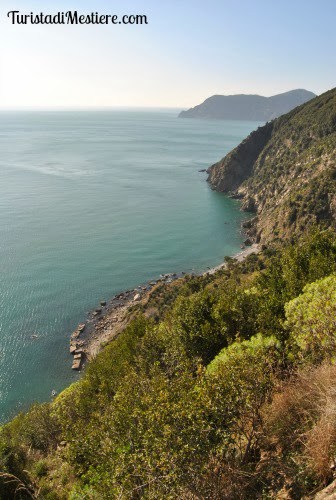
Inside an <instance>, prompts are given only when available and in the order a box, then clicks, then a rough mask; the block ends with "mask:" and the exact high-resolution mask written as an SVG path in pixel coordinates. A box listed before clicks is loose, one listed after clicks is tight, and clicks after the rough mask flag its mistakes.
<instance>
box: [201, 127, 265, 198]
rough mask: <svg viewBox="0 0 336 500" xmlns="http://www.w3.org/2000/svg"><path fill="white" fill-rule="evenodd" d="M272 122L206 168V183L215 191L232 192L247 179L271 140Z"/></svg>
mask: <svg viewBox="0 0 336 500" xmlns="http://www.w3.org/2000/svg"><path fill="white" fill-rule="evenodd" d="M272 130H273V122H270V123H267V124H266V125H265V126H264V127H259V128H258V129H257V130H255V131H254V132H252V133H251V134H250V135H249V136H248V137H247V138H246V139H244V141H243V142H241V143H240V144H239V145H238V146H237V147H236V148H235V149H233V150H232V151H231V152H230V153H229V154H228V155H227V156H225V157H224V158H223V159H222V160H220V161H219V162H217V163H215V164H214V165H212V166H211V167H209V168H208V170H207V172H208V174H209V177H208V182H210V184H211V186H212V187H213V188H214V189H215V190H216V191H224V192H231V191H232V192H233V191H235V190H236V189H237V188H238V187H239V186H240V185H241V183H242V182H243V181H244V180H245V179H247V178H248V177H249V176H250V175H251V174H252V170H253V166H254V164H255V162H256V160H257V158H258V157H259V155H260V153H261V152H262V150H263V149H264V147H265V146H266V144H267V143H268V141H269V140H270V138H271V135H272Z"/></svg>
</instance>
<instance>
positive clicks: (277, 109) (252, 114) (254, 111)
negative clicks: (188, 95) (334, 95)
mask: <svg viewBox="0 0 336 500" xmlns="http://www.w3.org/2000/svg"><path fill="white" fill-rule="evenodd" d="M314 97H316V95H315V94H313V92H309V91H308V90H304V89H296V90H290V91H289V92H284V93H283V94H277V95H274V96H271V97H263V96H260V95H245V94H240V95H228V96H225V95H213V96H212V97H209V98H208V99H206V100H205V101H204V102H203V103H202V104H199V105H198V106H195V107H194V108H191V109H188V110H186V111H181V113H180V114H179V118H209V119H217V120H254V121H261V122H266V121H268V120H273V119H274V118H277V117H278V116H281V115H283V114H284V113H288V111H291V110H292V109H294V108H295V107H296V106H300V105H301V104H304V103H305V102H307V101H309V100H310V99H313V98H314Z"/></svg>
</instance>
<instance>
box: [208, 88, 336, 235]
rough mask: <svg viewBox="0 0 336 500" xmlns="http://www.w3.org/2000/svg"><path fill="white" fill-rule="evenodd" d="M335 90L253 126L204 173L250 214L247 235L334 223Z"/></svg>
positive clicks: (283, 232) (282, 232)
mask: <svg viewBox="0 0 336 500" xmlns="http://www.w3.org/2000/svg"><path fill="white" fill-rule="evenodd" d="M335 158H336V88H335V89H332V90H330V91H329V92H326V93H325V94H322V95H321V96H319V97H316V98H315V99H313V100H311V101H309V102H307V103H305V104H303V105H302V106H299V107H297V108H295V109H293V110H292V111H291V112H290V113H288V114H285V115H283V116H281V117H280V118H277V119H276V120H273V121H272V122H269V123H267V124H266V125H264V126H262V127H259V128H258V129H257V130H255V131H254V132H252V133H251V134H250V135H249V136H248V137H247V138H246V139H245V140H244V141H243V142H241V143H240V144H239V145H238V146H237V147H236V148H235V149H234V150H232V151H231V152H230V153H229V154H227V155H226V156H225V157H224V158H223V159H222V160H220V161H219V162H218V163H216V164H215V165H213V166H212V167H210V168H209V169H208V174H209V178H208V181H209V183H210V184H211V187H212V188H213V189H215V190H217V191H223V192H227V193H231V194H232V195H233V196H234V197H237V198H241V199H242V206H243V208H244V209H245V210H247V211H255V212H256V217H255V219H254V224H252V227H251V228H250V235H251V236H255V238H256V239H257V241H259V240H261V241H269V240H272V239H274V238H275V237H276V236H278V237H279V238H284V237H286V236H288V237H291V236H292V235H293V234H295V233H296V234H300V233H302V231H303V229H304V228H307V227H308V226H310V225H312V224H315V223H323V224H325V225H331V224H332V225H335V221H336V183H335V179H336V162H335Z"/></svg>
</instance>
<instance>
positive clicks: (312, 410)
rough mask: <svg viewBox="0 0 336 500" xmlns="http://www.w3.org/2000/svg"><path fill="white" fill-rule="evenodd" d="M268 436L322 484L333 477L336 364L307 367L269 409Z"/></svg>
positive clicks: (272, 443) (276, 446)
mask: <svg viewBox="0 0 336 500" xmlns="http://www.w3.org/2000/svg"><path fill="white" fill-rule="evenodd" d="M264 417H265V436H266V440H267V441H268V445H269V446H271V447H272V448H273V449H275V450H277V455H278V456H279V455H281V456H283V457H286V458H288V457H289V456H290V457H291V460H292V461H293V463H296V464H297V466H298V468H304V469H305V471H306V474H307V475H309V474H311V476H312V477H314V478H316V480H317V482H318V483H319V484H321V485H323V484H326V483H327V482H328V481H330V480H331V479H332V477H333V473H332V469H331V466H332V465H333V463H334V459H335V451H336V366H335V365H332V364H327V363H325V364H323V365H321V366H319V367H317V368H314V369H310V370H304V371H302V372H301V373H299V374H298V375H297V377H295V379H294V380H293V381H291V382H289V383H287V384H285V385H283V386H282V387H281V390H280V391H279V392H278V393H277V394H276V395H275V397H274V398H273V401H272V403H271V404H270V405H269V406H268V407H267V408H266V409H265V413H264Z"/></svg>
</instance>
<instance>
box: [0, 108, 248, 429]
mask: <svg viewBox="0 0 336 500" xmlns="http://www.w3.org/2000/svg"><path fill="white" fill-rule="evenodd" d="M176 116H177V111H176V110H169V111H131V110H129V111H90V112H86V111H77V112H75V111H64V112H47V111H45V112H1V113H0V421H4V420H5V419H7V418H9V417H10V416H11V415H12V414H13V413H15V412H17V411H18V410H19V409H22V408H23V409H24V408H26V407H27V406H28V405H29V404H31V403H32V402H33V401H42V400H48V399H50V394H51V391H52V390H53V389H54V390H56V391H59V390H61V389H62V388H64V387H65V386H66V385H67V384H69V383H70V382H71V381H73V380H75V379H76V377H78V375H77V374H73V373H72V372H71V369H70V366H71V357H70V354H69V352H68V349H69V335H70V333H71V332H72V331H73V330H74V328H75V326H76V325H77V324H78V322H80V321H81V320H83V319H85V316H86V313H87V311H89V310H90V309H92V308H93V307H95V306H96V304H97V303H98V301H99V300H100V299H103V298H105V299H107V298H109V297H110V296H112V295H114V294H115V293H117V292H119V291H121V290H124V289H127V288H130V287H134V286H136V285H138V284H140V283H143V282H145V281H147V280H150V279H153V278H155V277H158V276H159V274H161V273H166V272H178V271H182V270H184V271H188V270H191V269H195V270H201V269H206V267H207V266H213V265H216V264H219V263H220V262H221V261H222V260H223V257H224V255H230V254H234V253H235V252H237V251H239V245H240V244H241V239H242V236H241V234H240V230H239V225H240V221H241V219H242V217H243V214H242V213H241V212H239V207H238V204H237V202H235V201H234V200H230V199H228V198H226V197H225V196H223V195H221V194H218V193H215V192H213V191H211V190H210V188H209V186H208V185H207V183H206V182H205V179H206V174H205V173H200V172H199V171H198V170H200V169H203V168H207V167H208V166H209V165H210V164H212V163H213V162H215V161H217V160H218V159H220V158H221V157H222V156H223V155H224V154H225V153H227V152H228V151H229V150H230V149H232V148H233V147H234V146H235V145H237V144H238V143H239V142H240V141H241V139H243V138H244V137H245V136H246V135H247V134H248V133H249V132H250V131H251V130H252V129H254V128H256V126H257V125H258V124H257V123H253V122H217V121H196V120H195V121H194V120H181V119H177V118H176ZM34 335H37V336H38V338H35V339H34V338H32V336H34Z"/></svg>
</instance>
